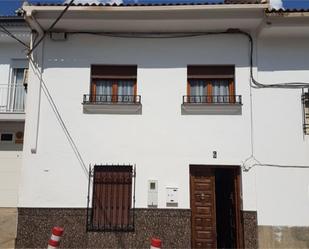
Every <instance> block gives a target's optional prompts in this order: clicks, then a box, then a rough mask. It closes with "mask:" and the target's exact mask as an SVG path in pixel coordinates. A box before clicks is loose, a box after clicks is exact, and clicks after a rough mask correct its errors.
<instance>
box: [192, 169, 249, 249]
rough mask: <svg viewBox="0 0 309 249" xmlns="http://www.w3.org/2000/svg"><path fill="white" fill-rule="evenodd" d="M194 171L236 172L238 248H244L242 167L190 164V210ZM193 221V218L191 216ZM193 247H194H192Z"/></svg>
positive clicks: (235, 192)
mask: <svg viewBox="0 0 309 249" xmlns="http://www.w3.org/2000/svg"><path fill="white" fill-rule="evenodd" d="M194 169H199V170H203V169H212V170H214V171H215V169H232V170H233V171H234V177H233V178H234V181H235V182H234V186H235V189H234V194H235V200H236V207H235V210H236V214H235V219H236V243H237V247H236V248H244V224H243V219H242V210H243V202H242V170H241V166H240V165H216V164H211V165H210V164H190V165H189V185H190V190H189V193H190V209H191V210H192V196H191V194H192V192H191V191H192V186H191V170H192V171H193V170H194ZM216 215H217V214H216ZM191 219H192V216H191ZM192 230H193V227H192V221H191V241H192ZM191 246H192V245H191Z"/></svg>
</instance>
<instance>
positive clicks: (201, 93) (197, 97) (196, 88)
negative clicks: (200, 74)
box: [189, 80, 207, 103]
mask: <svg viewBox="0 0 309 249" xmlns="http://www.w3.org/2000/svg"><path fill="white" fill-rule="evenodd" d="M189 83H190V99H189V101H190V102H194V103H198V102H205V95H206V87H207V83H206V80H190V82H189Z"/></svg>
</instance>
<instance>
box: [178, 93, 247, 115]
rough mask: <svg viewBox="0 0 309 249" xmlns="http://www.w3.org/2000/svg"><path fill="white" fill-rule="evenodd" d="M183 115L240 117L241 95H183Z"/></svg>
mask: <svg viewBox="0 0 309 249" xmlns="http://www.w3.org/2000/svg"><path fill="white" fill-rule="evenodd" d="M181 107H182V108H181V113H182V114H183V115H241V113H242V98H241V95H209V96H207V95H184V96H183V98H182V106H181Z"/></svg>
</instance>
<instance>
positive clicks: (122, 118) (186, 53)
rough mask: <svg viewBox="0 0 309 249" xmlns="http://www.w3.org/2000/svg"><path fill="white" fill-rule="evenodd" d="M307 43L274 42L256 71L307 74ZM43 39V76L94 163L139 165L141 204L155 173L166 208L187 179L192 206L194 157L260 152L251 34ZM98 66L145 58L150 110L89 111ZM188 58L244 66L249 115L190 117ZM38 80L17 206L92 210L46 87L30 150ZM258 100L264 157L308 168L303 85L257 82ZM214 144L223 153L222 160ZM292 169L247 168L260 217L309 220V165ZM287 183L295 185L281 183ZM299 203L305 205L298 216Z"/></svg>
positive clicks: (250, 200)
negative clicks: (170, 190)
mask: <svg viewBox="0 0 309 249" xmlns="http://www.w3.org/2000/svg"><path fill="white" fill-rule="evenodd" d="M305 42H306V41H303V42H302V43H301V45H302V46H297V44H296V46H295V47H294V45H293V44H294V41H280V43H281V45H280V47H276V45H277V43H276V42H275V43H271V42H268V41H263V42H261V44H260V45H259V52H258V59H259V64H258V65H259V69H260V70H261V71H260V72H259V74H258V78H259V79H260V80H261V81H264V80H265V81H266V80H267V82H268V81H271V82H272V81H277V80H278V81H279V80H289V79H299V80H307V81H309V78H308V77H309V74H308V65H307V66H305V65H303V70H305V71H304V72H301V74H299V72H300V71H299V70H298V68H299V67H298V66H299V64H300V62H299V61H296V59H297V58H298V56H299V55H300V54H301V53H304V54H305V55H306V56H308V49H307V51H303V48H304V47H303V46H305ZM291 44H292V45H293V51H294V52H295V54H293V52H292V50H291V49H289V48H290V46H291ZM307 44H309V43H307ZM306 46H309V45H306ZM44 47H45V52H44V73H43V78H44V80H45V83H46V85H47V86H48V88H49V90H50V93H51V94H52V96H53V98H54V101H55V103H56V105H57V107H58V109H59V112H60V113H61V115H62V118H63V120H64V122H65V123H66V125H67V127H68V130H69V131H70V133H71V135H72V137H73V138H74V140H75V142H76V144H77V146H78V148H79V150H80V153H81V155H82V156H83V158H84V161H85V163H86V164H87V165H89V164H96V163H97V164H106V163H114V164H117V163H120V164H122V163H131V164H136V168H137V177H136V207H146V206H147V182H148V180H149V179H155V180H156V179H157V180H158V184H159V188H158V194H159V203H158V204H159V205H158V206H159V207H160V208H165V207H166V204H165V198H166V196H165V195H166V191H165V188H166V187H167V186H176V187H179V208H189V207H190V202H189V165H190V164H209V165H241V164H242V163H243V161H244V160H245V159H246V158H248V157H249V156H250V154H251V143H250V141H251V140H250V137H251V133H250V132H251V126H250V119H251V112H250V88H249V68H248V61H249V60H248V42H247V40H246V39H245V38H244V37H241V36H239V35H237V36H234V35H232V36H222V37H221V39H220V37H219V36H215V37H214V36H213V37H195V38H183V39H165V40H164V39H155V40H151V39H124V38H123V39H122V38H107V37H98V36H86V35H74V36H70V37H69V40H68V41H66V42H52V41H46V43H45V45H44ZM275 47H276V48H275ZM262 49H263V51H260V50H262ZM287 50H289V53H286V54H285V57H286V58H280V60H277V58H278V56H279V52H285V51H287ZM38 51H39V50H38ZM271 54H273V56H271ZM293 55H294V57H293ZM305 55H304V56H305ZM280 56H281V54H280ZM269 57H271V58H272V59H273V60H274V61H273V63H271V60H270V58H269ZM291 57H292V58H295V63H296V62H297V63H298V64H295V65H294V64H293V63H292V62H291V64H290V65H294V66H295V68H289V66H288V64H285V62H284V59H286V60H289V59H290V58H291ZM38 58H40V56H38ZM91 64H137V65H138V75H137V76H138V83H137V84H138V94H139V95H141V96H142V104H143V110H142V115H103V114H97V115H93V114H92V115H91V114H83V109H82V105H81V102H82V95H83V94H86V93H88V92H89V85H90V65H91ZM188 64H235V66H236V94H239V95H242V97H243V104H244V105H243V108H242V115H237V116H207V115H196V116H186V115H181V103H182V96H183V95H185V94H186V82H187V74H186V67H187V65H188ZM264 65H265V66H264ZM273 65H276V67H273ZM263 66H264V68H262V67H263ZM281 66H282V67H281ZM260 67H261V68H260ZM273 71H275V73H274V74H273ZM291 71H292V72H293V73H291ZM30 82H31V84H30V86H29V94H28V101H27V107H26V113H27V122H26V134H25V145H24V154H23V157H24V160H23V168H22V180H21V187H20V199H19V206H20V207H85V206H86V197H87V184H88V178H87V176H86V175H85V174H84V172H83V170H82V168H81V166H80V165H79V163H78V160H77V159H76V157H75V155H74V153H73V151H72V149H71V148H70V145H69V143H68V141H67V140H66V138H65V136H64V133H63V131H62V129H61V127H60V125H59V123H58V122H57V120H56V117H55V115H54V114H53V112H52V109H51V107H50V105H49V104H48V101H47V99H46V96H45V95H44V94H42V98H41V102H40V118H39V129H38V145H37V153H36V154H31V152H30V151H31V149H32V148H33V147H35V136H36V120H35V117H36V115H37V114H36V107H37V106H38V94H37V92H38V89H39V81H38V80H37V79H35V76H34V74H32V75H30ZM34 93H35V94H34ZM253 103H254V108H253V120H254V126H253V128H254V150H255V156H256V158H257V159H259V160H260V161H262V162H263V163H264V162H265V163H282V164H283V163H284V164H291V165H296V164H302V165H303V164H304V165H308V164H309V158H308V149H309V146H308V138H304V137H303V136H302V120H301V118H302V116H301V109H300V108H301V103H300V92H299V91H296V90H292V91H291V90H253ZM214 150H216V151H217V152H218V158H217V159H213V158H212V151H214ZM306 153H307V154H306ZM290 171H293V172H295V173H291V174H287V170H286V169H268V168H265V169H264V168H263V169H260V168H253V169H252V170H251V171H249V172H243V175H242V182H243V186H242V188H243V208H244V210H258V219H259V224H261V225H265V224H272V225H304V224H306V225H309V218H308V215H307V212H306V210H308V208H309V203H308V202H309V196H308V183H309V180H308V179H309V170H302V171H299V170H297V169H295V170H294V169H293V170H290ZM300 172H301V173H300ZM300 175H302V177H299V176H300ZM290 177H291V178H290ZM264 184H265V185H264ZM282 185H283V186H284V187H282V188H281V187H280V186H282ZM288 185H289V191H281V189H282V190H286V189H287V186H288ZM304 186H307V187H306V188H304ZM300 192H301V193H300ZM286 193H288V195H289V196H287V194H286ZM291 195H293V202H290V198H292V197H291ZM271 200H273V201H271ZM277 200H280V201H281V202H279V201H277ZM278 203H281V204H282V205H280V206H276V205H277V204H278ZM291 207H292V208H293V210H297V212H295V213H294V214H293V215H291V214H290V211H289V210H290V209H291Z"/></svg>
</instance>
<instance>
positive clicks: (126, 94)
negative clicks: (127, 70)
mask: <svg viewBox="0 0 309 249" xmlns="http://www.w3.org/2000/svg"><path fill="white" fill-rule="evenodd" d="M133 95H134V80H118V101H119V102H133V101H134V96H133Z"/></svg>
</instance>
